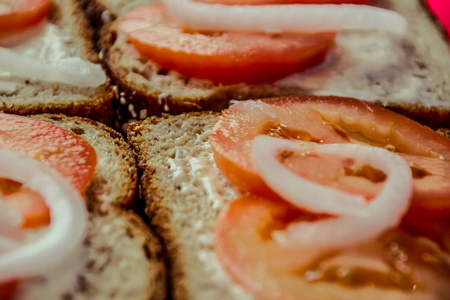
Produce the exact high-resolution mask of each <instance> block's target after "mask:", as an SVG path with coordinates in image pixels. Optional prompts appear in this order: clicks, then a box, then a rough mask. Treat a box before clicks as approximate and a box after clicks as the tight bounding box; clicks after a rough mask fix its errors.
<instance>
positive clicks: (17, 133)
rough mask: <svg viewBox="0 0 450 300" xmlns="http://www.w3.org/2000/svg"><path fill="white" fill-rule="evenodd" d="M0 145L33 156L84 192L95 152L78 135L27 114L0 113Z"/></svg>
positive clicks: (95, 159)
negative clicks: (25, 115) (24, 115)
mask: <svg viewBox="0 0 450 300" xmlns="http://www.w3.org/2000/svg"><path fill="white" fill-rule="evenodd" d="M0 128H1V129H2V130H1V131H0V145H2V146H4V147H6V148H9V149H11V150H14V151H17V152H20V153H22V154H24V155H27V156H30V157H33V158H35V159H37V160H39V161H41V162H42V163H45V164H47V165H48V166H49V167H51V168H52V169H54V170H55V171H57V172H58V173H60V174H61V175H62V176H63V177H64V178H67V179H68V180H69V181H70V183H71V184H72V186H73V187H74V188H75V189H76V190H78V191H80V192H84V191H85V190H86V188H87V186H88V184H89V183H90V181H91V179H92V177H93V176H94V172H95V168H96V165H97V154H96V152H95V150H94V148H92V146H91V145H90V144H89V143H88V142H87V141H85V140H84V139H82V138H81V137H79V136H78V135H76V134H74V133H72V132H70V131H68V130H65V129H63V128H60V127H58V126H55V125H53V124H50V123H48V122H44V121H39V120H35V119H31V118H27V117H21V116H15V115H8V114H0Z"/></svg>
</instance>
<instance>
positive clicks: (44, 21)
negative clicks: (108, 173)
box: [0, 0, 115, 124]
mask: <svg viewBox="0 0 450 300" xmlns="http://www.w3.org/2000/svg"><path fill="white" fill-rule="evenodd" d="M92 37H93V31H92V29H91V28H90V27H89V23H88V21H87V19H86V17H85V16H84V14H83V12H82V11H81V9H80V7H79V3H77V1H71V0H61V1H60V0H53V1H51V0H45V1H44V0H30V1H6V2H2V10H1V13H0V66H1V67H0V69H1V73H0V111H1V112H5V113H13V114H20V115H29V114H39V113H64V114H66V115H72V116H81V117H87V118H90V119H93V120H97V121H100V122H103V123H106V124H110V123H111V120H112V114H113V111H112V99H113V98H114V97H115V94H114V92H113V89H112V87H111V85H110V83H109V79H108V78H107V77H106V75H105V73H104V71H103V69H102V67H101V65H100V61H99V59H98V53H97V51H96V50H95V48H94V44H93V41H92Z"/></svg>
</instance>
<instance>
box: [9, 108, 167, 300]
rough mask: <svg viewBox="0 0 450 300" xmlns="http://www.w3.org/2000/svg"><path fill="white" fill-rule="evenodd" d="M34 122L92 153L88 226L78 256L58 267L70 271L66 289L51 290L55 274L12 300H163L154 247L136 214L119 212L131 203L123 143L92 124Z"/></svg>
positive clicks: (130, 172)
mask: <svg viewBox="0 0 450 300" xmlns="http://www.w3.org/2000/svg"><path fill="white" fill-rule="evenodd" d="M34 117H35V118H37V119H39V120H43V121H46V122H50V123H53V124H55V125H56V126H60V127H62V128H65V129H67V130H70V131H72V132H74V133H76V134H78V135H79V136H81V137H82V138H83V139H85V140H87V141H88V142H89V143H90V144H91V145H92V146H93V147H94V148H95V150H96V152H97V157H98V165H97V169H96V172H95V174H94V178H93V180H92V182H91V184H90V185H89V187H88V189H87V191H86V201H87V202H86V204H87V206H88V211H89V223H88V233H87V236H86V238H85V240H84V244H83V249H82V251H81V253H82V254H81V255H80V256H77V257H76V258H75V260H74V262H72V263H70V262H69V261H68V263H67V266H64V268H66V269H69V268H74V270H70V269H69V271H68V273H69V276H72V277H69V280H72V281H73V282H72V287H71V288H66V289H63V290H58V289H56V290H55V287H54V285H55V284H56V283H57V282H58V279H59V278H58V277H59V276H58V274H56V275H50V276H49V277H47V278H46V279H43V278H36V279H32V280H26V281H24V283H22V286H21V288H20V290H19V293H18V295H17V296H18V299H27V300H32V299H142V300H144V299H145V300H146V299H165V297H166V278H165V277H166V275H165V266H164V262H163V256H162V249H161V246H160V243H159V242H158V240H157V239H156V238H155V236H154V234H153V233H152V232H151V231H150V230H149V229H148V227H147V225H146V224H145V223H144V222H143V221H142V220H141V219H140V218H139V217H138V216H137V215H136V214H134V213H133V212H132V211H129V210H128V209H125V208H124V207H125V206H129V205H130V204H131V203H130V200H131V199H132V198H133V195H134V192H135V189H136V183H137V174H136V161H135V159H134V156H133V153H132V152H131V150H130V147H129V146H128V144H127V143H126V142H125V141H124V140H123V138H122V137H121V136H120V135H119V134H118V133H117V132H115V131H113V130H111V129H110V128H108V127H106V126H105V125H103V124H100V123H97V122H95V121H92V120H88V119H83V118H77V117H66V116H63V115H50V114H46V115H38V116H34ZM77 271H78V273H76V272H77ZM74 272H75V273H74ZM62 274H64V273H62ZM70 274H71V275H70ZM52 276H53V277H52ZM61 277H62V276H61ZM46 280H48V281H47V282H46ZM52 285H53V286H52Z"/></svg>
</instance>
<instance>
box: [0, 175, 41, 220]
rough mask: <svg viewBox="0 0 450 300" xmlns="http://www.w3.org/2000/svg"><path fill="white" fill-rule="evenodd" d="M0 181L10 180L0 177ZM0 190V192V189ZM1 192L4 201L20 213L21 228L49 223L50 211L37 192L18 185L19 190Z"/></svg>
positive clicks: (14, 183)
mask: <svg viewBox="0 0 450 300" xmlns="http://www.w3.org/2000/svg"><path fill="white" fill-rule="evenodd" d="M0 181H3V182H11V181H10V180H8V179H1V178H0ZM6 184H9V183H6ZM12 184H13V185H16V184H17V183H16V182H13V183H12ZM20 185H21V184H20ZM0 186H1V184H0ZM0 192H2V190H1V189H0ZM3 194H4V198H5V199H4V201H5V202H6V203H7V204H8V205H9V206H10V207H12V208H13V209H15V210H16V211H18V212H19V213H20V214H21V215H22V217H23V223H22V228H27V229H29V228H38V227H41V226H46V225H49V224H50V212H49V210H48V207H47V205H46V203H45V201H44V199H43V198H42V197H41V196H40V195H39V194H38V193H36V192H34V191H32V190H30V189H28V188H24V187H19V190H17V191H15V192H12V193H8V192H5V191H3Z"/></svg>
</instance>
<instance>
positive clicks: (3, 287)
mask: <svg viewBox="0 0 450 300" xmlns="http://www.w3.org/2000/svg"><path fill="white" fill-rule="evenodd" d="M17 284H18V282H17V280H12V281H8V282H0V300H9V299H12V297H13V295H14V293H15V292H16V289H17Z"/></svg>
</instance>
